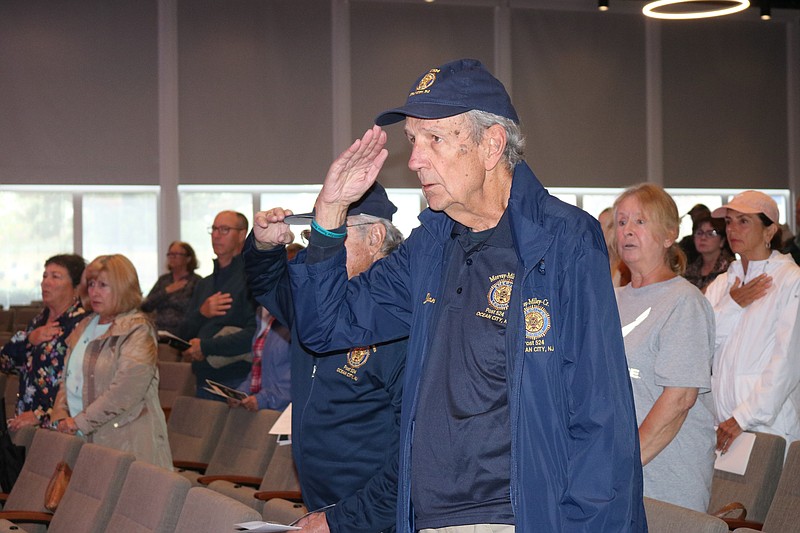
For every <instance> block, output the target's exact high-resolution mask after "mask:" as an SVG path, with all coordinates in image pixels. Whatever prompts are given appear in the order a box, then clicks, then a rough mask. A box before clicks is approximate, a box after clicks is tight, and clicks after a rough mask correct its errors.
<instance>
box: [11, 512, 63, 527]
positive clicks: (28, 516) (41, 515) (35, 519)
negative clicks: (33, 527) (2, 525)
mask: <svg viewBox="0 0 800 533" xmlns="http://www.w3.org/2000/svg"><path fill="white" fill-rule="evenodd" d="M0 519H6V520H8V521H9V522H14V523H16V522H23V523H28V524H49V523H50V520H52V519H53V513H46V512H42V511H0Z"/></svg>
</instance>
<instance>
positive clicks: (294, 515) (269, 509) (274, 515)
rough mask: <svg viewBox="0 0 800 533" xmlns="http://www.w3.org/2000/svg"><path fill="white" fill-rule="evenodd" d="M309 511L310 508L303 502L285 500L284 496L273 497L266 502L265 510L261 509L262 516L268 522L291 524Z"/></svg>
mask: <svg viewBox="0 0 800 533" xmlns="http://www.w3.org/2000/svg"><path fill="white" fill-rule="evenodd" d="M307 512H308V509H306V506H305V505H303V504H302V503H297V502H292V501H289V500H284V499H283V498H273V499H271V500H269V501H267V502H264V510H263V511H261V517H262V518H263V519H264V521H266V522H274V523H276V524H291V523H293V522H294V521H295V520H299V519H300V518H302V517H303V515H305V514H306V513H307Z"/></svg>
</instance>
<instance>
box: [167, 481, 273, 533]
mask: <svg viewBox="0 0 800 533" xmlns="http://www.w3.org/2000/svg"><path fill="white" fill-rule="evenodd" d="M254 520H261V515H260V514H259V513H258V512H257V511H255V510H254V509H251V508H250V507H248V506H246V505H245V504H243V503H240V502H237V501H236V500H232V499H231V498H228V497H227V496H223V495H222V494H220V493H218V492H215V491H213V490H211V489H207V488H205V487H193V488H191V489H189V494H188V495H187V496H186V501H185V502H184V504H183V509H182V510H181V514H180V517H179V518H178V524H177V526H176V527H175V533H219V532H220V531H233V524H239V523H241V522H252V521H254Z"/></svg>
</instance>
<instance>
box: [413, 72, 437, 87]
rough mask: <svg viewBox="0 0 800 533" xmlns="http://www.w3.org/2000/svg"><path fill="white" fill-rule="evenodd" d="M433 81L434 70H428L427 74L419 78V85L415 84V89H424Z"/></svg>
mask: <svg viewBox="0 0 800 533" xmlns="http://www.w3.org/2000/svg"><path fill="white" fill-rule="evenodd" d="M435 81H436V72H434V71H430V72H428V73H427V74H425V75H424V76H423V77H422V79H421V80H419V85H417V90H418V91H424V90H425V89H427V88H428V87H430V86H431V85H433V82H435Z"/></svg>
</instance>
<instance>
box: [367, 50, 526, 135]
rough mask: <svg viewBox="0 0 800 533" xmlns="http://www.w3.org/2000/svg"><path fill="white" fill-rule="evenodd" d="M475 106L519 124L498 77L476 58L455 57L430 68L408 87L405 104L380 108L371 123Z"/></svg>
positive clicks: (442, 115) (433, 116)
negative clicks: (385, 108) (381, 109)
mask: <svg viewBox="0 0 800 533" xmlns="http://www.w3.org/2000/svg"><path fill="white" fill-rule="evenodd" d="M473 109H477V110H478V111H486V112H488V113H493V114H495V115H500V116H501V117H505V118H508V119H510V120H513V121H514V122H516V123H517V124H519V117H518V116H517V111H516V110H515V109H514V106H513V105H511V98H510V97H509V96H508V93H507V92H506V88H505V87H504V86H503V84H502V83H500V80H498V79H497V78H495V77H494V76H492V75H491V73H489V71H488V70H486V67H484V66H483V65H482V64H481V62H480V61H478V60H477V59H459V60H458V61H452V62H450V63H446V64H444V65H442V66H441V67H438V68H432V69H430V70H429V71H428V72H426V73H425V74H423V75H422V76H421V77H420V78H419V79H418V80H417V81H416V83H415V84H414V85H413V86H412V87H411V91H410V92H409V95H408V100H406V104H405V105H404V106H402V107H396V108H394V109H390V110H388V111H384V112H383V113H381V114H380V115H378V116H377V117H375V124H377V125H378V126H387V125H389V124H394V123H395V122H400V121H401V120H403V119H405V118H406V117H416V118H424V119H438V118H446V117H452V116H454V115H460V114H461V113H466V112H467V111H471V110H473Z"/></svg>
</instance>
